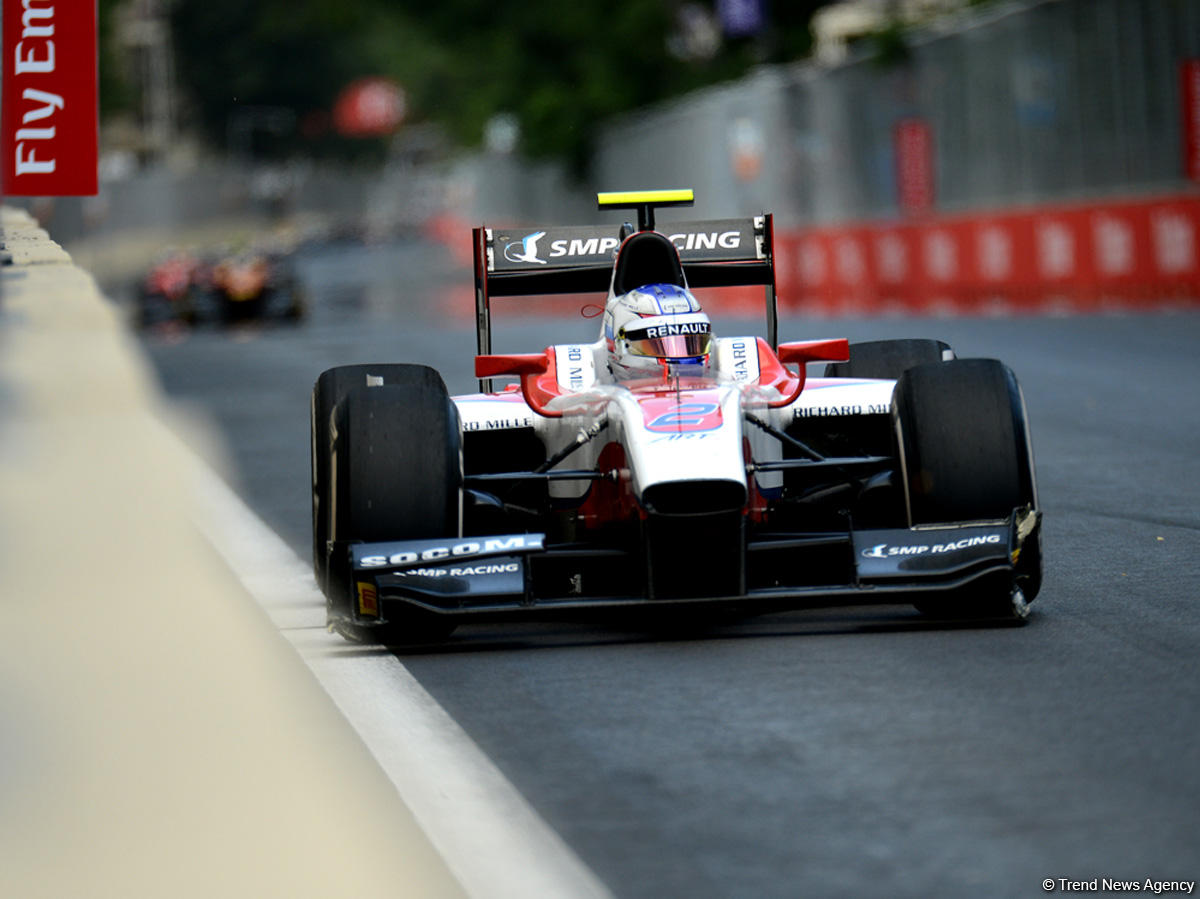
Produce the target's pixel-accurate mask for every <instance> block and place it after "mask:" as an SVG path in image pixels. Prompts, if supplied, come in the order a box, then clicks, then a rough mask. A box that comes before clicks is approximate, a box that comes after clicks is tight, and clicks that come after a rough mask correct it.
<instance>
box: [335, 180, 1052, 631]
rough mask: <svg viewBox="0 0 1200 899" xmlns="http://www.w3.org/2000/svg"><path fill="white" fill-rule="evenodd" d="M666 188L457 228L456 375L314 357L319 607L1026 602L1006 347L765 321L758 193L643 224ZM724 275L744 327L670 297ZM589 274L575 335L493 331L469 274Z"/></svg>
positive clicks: (387, 627) (542, 287)
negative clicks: (466, 377)
mask: <svg viewBox="0 0 1200 899" xmlns="http://www.w3.org/2000/svg"><path fill="white" fill-rule="evenodd" d="M691 199H692V197H691V191H637V192H628V193H614V194H600V195H599V205H600V208H601V209H610V208H617V209H636V210H637V217H638V223H637V225H636V226H634V225H632V224H624V225H621V226H620V227H619V228H618V227H611V226H610V227H598V226H597V227H570V228H544V229H535V230H524V231H517V230H492V229H486V228H477V229H475V230H474V232H473V236H474V241H475V288H476V312H477V336H478V347H479V354H478V355H477V357H476V359H475V371H476V376H477V377H479V378H480V379H481V381H480V392H479V393H476V394H470V395H466V396H453V397H452V396H449V395H448V393H447V391H446V387H445V385H444V383H443V380H442V378H441V376H440V375H439V374H438V373H437V372H436V371H435V370H433V369H431V368H428V367H426V366H418V365H406V364H368V365H351V366H342V367H338V368H333V369H330V370H328V371H326V372H324V373H323V374H322V375H321V376H320V378H319V379H318V380H317V382H316V385H315V387H314V388H313V393H312V491H313V492H312V497H313V562H314V571H315V574H316V578H317V581H318V583H319V584H320V586H321V588H322V589H323V590H324V592H325V595H326V598H327V608H328V617H329V623H330V625H331V626H332V627H333V628H335V629H336V630H338V631H340V632H341V633H343V634H344V635H345V636H347V637H349V638H351V639H358V640H362V639H366V640H377V641H380V642H386V643H415V642H424V641H429V640H438V639H443V638H445V637H446V636H448V635H449V634H450V632H451V631H452V630H453V629H454V628H455V627H456V626H457V625H458V624H460V623H462V622H465V621H470V620H480V619H485V618H486V619H493V620H494V619H496V618H503V617H519V616H534V615H547V614H552V615H561V614H565V613H573V612H579V611H581V610H594V609H642V610H651V611H652V612H654V613H656V614H657V613H662V614H670V615H675V616H680V617H681V618H682V617H685V616H696V615H701V614H703V613H704V610H705V609H715V610H720V611H721V612H722V613H724V612H726V611H728V610H730V609H732V610H735V611H745V612H747V613H750V612H761V611H764V610H774V609H780V608H792V607H801V606H810V605H843V604H852V603H913V604H915V605H916V606H917V607H918V608H919V609H921V610H922V611H925V612H928V613H931V614H935V615H948V616H953V617H984V618H995V619H1000V620H1007V621H1021V620H1023V619H1024V618H1025V616H1026V615H1027V612H1028V603H1029V602H1030V601H1031V600H1032V599H1033V598H1034V596H1035V595H1036V594H1037V591H1038V588H1039V586H1040V582H1041V567H1042V561H1041V540H1040V532H1041V528H1040V525H1041V513H1040V511H1039V508H1038V501H1037V487H1036V482H1035V476H1034V464H1033V454H1032V449H1031V443H1030V435H1029V427H1028V423H1027V418H1026V413H1025V407H1024V401H1023V398H1022V396H1021V391H1020V388H1019V386H1018V384H1017V381H1016V378H1015V377H1014V376H1013V373H1012V372H1011V370H1010V369H1008V368H1007V367H1006V366H1005V365H1003V364H1002V363H1000V362H998V361H996V360H990V359H958V358H956V357H955V356H954V353H953V352H952V351H951V350H950V348H949V347H948V346H946V345H945V344H944V343H941V342H940V341H936V340H927V339H914V340H885V341H876V342H870V343H858V344H853V345H851V344H848V342H847V341H846V340H844V339H837V340H815V341H813V340H809V341H799V342H789V343H782V344H780V343H778V342H777V340H776V332H777V318H776V303H775V288H774V284H775V269H774V265H775V260H774V254H773V241H772V219H771V216H770V215H761V216H757V217H754V218H750V219H734V220H718V221H699V222H689V223H686V224H678V223H676V224H672V225H671V226H670V227H668V228H664V229H663V230H661V231H658V230H655V224H654V216H655V209H656V208H658V207H661V206H673V205H690V204H691ZM737 285H761V286H763V287H764V288H765V291H764V292H765V296H766V310H767V315H766V337H765V338H764V337H755V336H733V337H716V336H714V335H712V334H711V329H710V327H709V326H708V325H707V317H706V316H704V315H703V314H702V311H700V310H699V307H698V305H697V304H696V302H695V301H694V297H693V295H692V294H691V293H690V291H691V289H693V288H705V287H722V286H737ZM604 291H607V302H606V307H605V308H606V311H605V315H604V326H603V328H602V331H601V334H600V335H599V338H598V339H597V340H596V341H595V342H593V343H585V344H561V345H557V346H551V347H547V348H545V349H544V350H542V351H541V352H536V353H530V354H517V355H493V354H492V353H491V352H490V349H491V346H490V344H491V298H492V297H494V296H525V295H535V294H567V295H573V296H579V295H588V294H590V295H592V296H593V297H594V298H595V299H596V300H598V299H599V298H600V297H602V296H604V295H605V294H604ZM647 304H649V305H647ZM623 354H624V355H623ZM630 354H633V355H630ZM626 362H631V363H633V365H632V367H630V366H626V365H625V364H624V363H626ZM809 363H825V366H824V369H823V371H822V372H821V374H822V375H823V376H821V377H815V376H814V377H809V376H808V373H807V370H806V369H807V365H808V364H809ZM639 366H640V367H639ZM789 366H795V368H790V367H789ZM504 376H511V377H514V378H516V383H515V384H510V385H508V386H507V387H505V388H503V389H498V390H496V389H493V384H492V379H494V378H499V377H504Z"/></svg>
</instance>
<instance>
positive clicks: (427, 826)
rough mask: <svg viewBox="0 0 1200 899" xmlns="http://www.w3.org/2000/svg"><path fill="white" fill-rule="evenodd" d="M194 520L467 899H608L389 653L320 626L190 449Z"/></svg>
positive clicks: (257, 527) (291, 565) (301, 570)
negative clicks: (361, 648) (361, 647)
mask: <svg viewBox="0 0 1200 899" xmlns="http://www.w3.org/2000/svg"><path fill="white" fill-rule="evenodd" d="M186 452H187V455H188V456H189V457H191V458H192V459H194V460H195V466H194V467H195V478H194V481H195V484H196V493H197V500H196V501H197V504H198V505H199V508H200V513H201V514H200V518H201V520H200V521H199V522H197V524H198V525H199V526H200V528H201V530H202V531H203V532H204V533H205V535H206V536H207V538H208V539H209V540H210V541H211V542H212V544H213V545H214V546H215V547H216V549H217V551H218V552H219V553H220V554H221V555H222V556H223V557H224V558H225V560H226V562H227V563H228V564H229V566H230V567H231V568H232V569H233V571H234V573H235V574H237V576H238V577H239V578H240V579H241V581H242V582H243V583H244V584H245V585H246V587H247V589H248V590H249V591H250V593H251V594H252V595H253V596H254V597H255V598H256V599H257V600H258V602H259V603H260V604H261V605H262V606H263V608H264V609H265V610H266V611H267V613H268V614H269V615H270V616H271V618H272V620H273V621H274V622H275V624H276V626H278V627H279V628H280V629H281V631H282V633H283V634H284V636H285V637H287V638H288V639H289V640H290V641H291V642H292V644H293V645H294V646H295V647H296V649H297V650H298V651H299V652H300V655H301V657H303V659H304V661H305V662H306V663H307V664H308V666H309V668H311V669H312V671H313V673H314V674H315V675H316V677H317V680H318V681H320V683H321V685H322V686H323V687H324V688H325V690H326V691H327V692H328V693H329V695H330V696H331V697H332V698H333V701H334V702H335V703H336V704H337V706H338V708H339V709H341V711H342V714H344V715H345V716H346V718H347V719H348V720H349V722H350V724H351V726H353V727H354V729H355V730H356V731H357V732H358V733H359V735H360V736H361V738H362V740H363V741H364V742H365V743H366V745H367V747H368V748H369V749H370V751H371V752H372V753H373V754H374V756H375V758H376V759H377V760H378V761H379V764H380V765H381V766H382V767H383V770H384V771H385V772H386V773H387V775H388V777H389V778H391V780H392V782H393V783H394V784H395V785H396V789H397V791H398V792H399V794H400V798H401V799H402V800H403V801H404V803H405V804H406V805H407V806H408V808H409V809H410V810H411V811H412V813H413V815H414V817H415V818H416V819H417V822H418V824H419V825H420V826H421V828H422V830H424V831H425V833H426V835H427V836H428V837H429V839H430V842H431V843H432V844H433V845H434V847H435V848H436V849H437V851H438V852H439V853H440V854H441V856H442V858H443V859H444V860H445V862H446V865H447V866H448V867H449V868H450V871H451V872H452V873H453V874H454V876H455V877H456V878H457V879H458V881H459V882H460V883H461V884H462V885H463V887H464V889H465V890H466V891H467V893H468V895H470V896H473V897H480V899H482V897H488V899H492V897H513V899H516V897H520V899H529V897H534V896H553V897H555V899H567V897H611V895H612V894H611V893H610V892H609V890H608V889H607V888H606V887H605V886H604V884H602V883H601V882H600V880H599V879H598V878H597V877H596V876H595V875H594V874H593V873H592V872H591V871H590V870H589V869H588V868H587V867H586V866H585V865H584V864H583V862H581V861H580V860H579V858H578V857H576V855H575V854H574V853H573V852H572V851H571V850H570V849H569V848H568V847H567V845H566V844H565V843H564V842H563V841H562V839H561V838H560V837H559V836H558V834H556V833H555V832H554V831H553V830H551V829H550V827H549V826H548V825H547V824H546V823H545V822H544V821H543V820H542V819H541V818H540V817H539V816H538V814H537V812H535V811H534V810H533V809H532V808H531V807H530V806H529V804H528V803H527V802H526V801H525V799H524V798H523V797H522V796H521V795H520V794H519V793H518V792H517V791H516V789H515V788H514V787H513V786H512V784H510V783H509V782H508V781H507V780H506V779H505V778H504V776H503V775H502V774H501V773H500V772H499V770H497V768H496V766H495V765H494V764H492V762H491V761H490V760H489V759H488V758H487V756H485V755H484V754H483V752H482V751H480V749H479V747H478V746H476V745H475V744H474V743H473V742H472V741H471V739H470V737H468V736H467V735H466V733H464V732H463V730H462V728H461V727H459V726H458V724H457V723H455V721H454V720H453V719H452V718H451V717H450V716H449V714H447V712H446V711H445V710H444V709H443V708H442V707H441V706H440V705H438V704H437V702H436V701H435V700H434V699H433V697H432V696H430V695H429V694H428V693H427V692H426V691H425V690H424V688H422V687H421V685H420V684H419V683H418V682H417V680H416V678H414V677H413V675H412V674H411V673H410V672H409V670H408V669H407V668H405V666H404V665H403V664H402V663H401V662H400V660H399V659H397V658H396V657H395V656H394V655H391V654H390V653H385V652H382V651H381V652H380V653H379V655H377V656H364V655H363V654H362V653H361V652H356V651H353V649H354V648H353V647H352V646H351V644H348V643H346V641H344V640H343V639H342V638H341V637H338V636H334V635H330V634H328V633H327V632H326V631H325V599H324V597H323V596H322V595H321V593H320V591H318V590H317V588H316V585H315V583H314V582H313V577H312V568H311V566H310V565H308V564H306V563H305V562H303V561H301V559H300V558H299V557H298V556H297V555H296V554H295V553H294V552H292V550H291V548H290V547H288V545H287V544H286V543H284V542H283V540H282V539H281V538H280V537H279V536H278V535H277V534H276V533H275V532H274V531H272V530H271V529H270V528H269V527H268V526H267V525H266V524H265V523H264V522H263V521H262V520H261V519H260V518H259V517H258V516H257V515H255V514H254V512H253V511H251V510H250V509H249V507H247V506H246V504H245V503H244V502H243V501H242V500H241V498H240V497H238V496H237V494H235V493H234V492H233V491H232V490H230V489H229V487H228V486H226V484H225V482H224V481H222V480H221V479H220V478H219V477H218V476H217V475H216V474H215V473H214V472H213V471H212V470H211V469H210V468H209V467H208V466H207V465H205V464H204V463H203V462H202V461H201V460H200V459H199V458H197V457H196V456H195V455H194V453H192V452H191V450H190V449H189V450H187V451H186Z"/></svg>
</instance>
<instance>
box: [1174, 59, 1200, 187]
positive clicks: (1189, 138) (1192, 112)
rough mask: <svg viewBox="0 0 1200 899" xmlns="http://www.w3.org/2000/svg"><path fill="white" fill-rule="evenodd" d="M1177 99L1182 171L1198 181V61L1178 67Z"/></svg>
mask: <svg viewBox="0 0 1200 899" xmlns="http://www.w3.org/2000/svg"><path fill="white" fill-rule="evenodd" d="M1179 88H1180V89H1179V97H1180V103H1181V104H1182V109H1181V110H1180V112H1181V113H1182V122H1183V129H1182V130H1183V171H1184V173H1185V174H1186V175H1187V177H1188V178H1190V179H1192V180H1193V181H1200V59H1189V60H1186V61H1185V62H1183V63H1181V64H1180V66H1179Z"/></svg>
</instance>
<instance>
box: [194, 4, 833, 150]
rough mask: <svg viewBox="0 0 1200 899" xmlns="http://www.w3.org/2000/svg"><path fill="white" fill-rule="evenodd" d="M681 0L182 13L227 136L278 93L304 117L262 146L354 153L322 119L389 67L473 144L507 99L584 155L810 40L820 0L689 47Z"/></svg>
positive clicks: (219, 7)
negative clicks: (703, 48)
mask: <svg viewBox="0 0 1200 899" xmlns="http://www.w3.org/2000/svg"><path fill="white" fill-rule="evenodd" d="M682 5H683V4H681V3H678V2H673V0H618V2H613V0H568V2H562V0H524V2H522V3H516V4H514V3H497V2H494V0H493V2H487V3H485V2H480V0H438V2H428V0H422V2H417V0H258V2H253V3H248V2H246V0H176V3H175V5H174V8H173V13H172V25H173V31H174V36H175V49H176V54H177V60H178V66H179V70H180V82H181V84H182V85H183V86H184V88H185V90H186V91H187V92H188V94H189V96H190V99H191V102H192V104H193V106H194V109H195V111H196V114H197V117H198V120H199V122H200V123H201V124H202V126H203V128H204V130H205V131H206V133H207V134H208V135H209V137H210V138H211V139H212V140H213V141H214V142H215V143H216V144H217V145H225V144H226V143H227V141H228V139H229V136H230V134H231V122H233V121H235V120H237V117H238V116H239V109H240V110H242V113H241V115H242V117H243V119H244V118H245V115H246V110H247V109H249V110H254V109H262V108H274V109H286V110H290V111H291V113H292V114H293V115H294V120H295V123H296V127H295V128H294V129H293V130H292V131H291V132H290V133H287V134H282V133H275V132H274V131H271V129H266V128H263V129H257V130H255V133H254V134H253V143H254V148H255V150H256V151H257V152H269V153H276V154H278V153H313V152H345V151H346V150H347V147H348V146H350V145H351V143H352V142H349V141H342V142H338V141H335V140H334V139H332V138H331V137H330V136H329V134H328V132H325V131H322V128H321V124H322V115H323V113H327V112H328V110H329V109H330V107H331V106H332V104H333V101H334V99H335V98H336V96H337V94H338V92H339V91H340V90H341V89H342V88H343V87H344V86H345V85H346V84H347V83H349V82H350V81H352V80H353V79H355V78H357V77H362V76H365V75H386V76H390V77H392V78H395V79H396V80H397V81H399V82H400V83H401V84H402V85H404V87H405V90H406V92H407V94H408V97H409V104H410V112H409V119H410V121H411V120H425V121H437V122H439V123H441V124H442V125H443V126H444V127H445V128H446V129H447V131H448V133H450V134H451V135H452V136H453V137H454V138H455V139H456V140H458V141H459V142H461V143H464V144H467V145H472V144H476V143H478V142H479V141H480V140H481V138H482V135H483V132H484V127H485V125H486V123H487V122H488V121H489V120H490V119H491V118H492V117H493V116H495V115H496V114H498V113H502V112H504V113H509V114H512V115H514V116H516V118H517V120H518V121H519V123H520V126H521V135H522V137H521V148H522V150H523V151H524V152H526V153H529V154H531V155H535V156H558V157H566V158H570V159H573V160H575V161H577V162H582V161H583V160H585V159H586V154H587V150H588V146H589V143H590V140H591V137H592V136H593V134H594V132H595V129H596V127H597V125H598V124H599V123H600V122H602V121H603V120H604V119H605V118H607V117H609V116H612V115H614V114H617V113H621V112H624V111H627V110H630V109H634V108H637V107H640V106H644V105H647V104H652V103H655V102H657V101H660V100H663V99H665V98H668V97H671V96H674V95H677V94H679V93H681V92H684V91H687V90H691V89H694V88H696V87H700V86H703V85H706V84H711V83H714V82H717V81H721V80H726V79H729V78H734V77H737V76H739V75H741V74H742V73H744V72H745V71H746V70H747V68H748V67H750V66H751V65H754V64H755V63H759V62H769V61H782V60H788V59H796V58H799V57H801V56H803V55H805V54H806V53H807V52H808V50H809V46H810V38H809V34H808V20H809V18H810V16H811V13H812V11H813V9H815V8H816V7H818V6H820V5H822V4H821V2H819V0H794V2H785V0H775V2H774V4H773V5H771V7H770V8H771V10H772V11H771V27H770V29H769V30H768V32H766V33H765V34H763V35H760V36H757V37H755V38H748V39H741V40H736V41H724V42H722V43H720V45H719V46H717V47H716V48H715V52H714V53H712V54H711V55H708V56H703V55H702V56H700V57H699V58H690V59H681V58H677V56H675V55H672V54H671V53H670V52H668V49H667V48H668V39H669V38H670V36H671V35H672V34H673V33H674V32H675V31H676V30H677V29H678V27H679V26H678V13H679V9H680V7H681V6H682ZM701 5H702V6H705V7H708V5H707V4H701ZM260 132H262V133H260ZM267 132H269V133H267ZM363 143H364V142H361V141H360V142H355V143H354V146H358V147H361V146H362V145H363Z"/></svg>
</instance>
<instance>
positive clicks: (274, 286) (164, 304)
mask: <svg viewBox="0 0 1200 899" xmlns="http://www.w3.org/2000/svg"><path fill="white" fill-rule="evenodd" d="M305 309H306V301H305V296H304V290H303V287H302V285H301V283H300V280H299V279H298V278H297V276H296V273H295V264H294V261H293V259H292V254H291V253H288V252H280V251H269V250H249V251H244V252H227V251H221V252H216V253H209V254H204V253H199V252H188V251H183V250H170V251H168V252H167V253H166V254H164V255H163V257H162V258H160V259H159V260H157V261H156V262H155V263H154V265H153V266H152V267H151V269H150V271H149V272H147V274H146V277H145V278H144V279H143V280H142V283H141V285H140V287H139V290H138V295H137V309H136V313H135V318H136V321H137V324H138V326H139V327H142V328H149V329H155V328H164V327H178V326H197V325H204V324H213V325H236V324H247V323H253V322H272V321H278V322H296V321H299V320H301V319H302V318H303V317H304V314H305Z"/></svg>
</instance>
